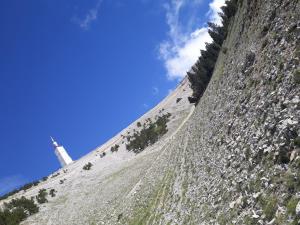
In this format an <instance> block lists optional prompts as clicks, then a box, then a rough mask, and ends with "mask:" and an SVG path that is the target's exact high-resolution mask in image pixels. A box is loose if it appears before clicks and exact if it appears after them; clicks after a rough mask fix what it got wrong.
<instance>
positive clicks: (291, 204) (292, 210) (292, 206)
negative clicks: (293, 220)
mask: <svg viewBox="0 0 300 225" xmlns="http://www.w3.org/2000/svg"><path fill="white" fill-rule="evenodd" d="M298 201H299V199H297V198H295V197H292V198H291V199H290V200H289V201H288V203H287V205H286V209H287V213H288V214H289V215H292V216H295V215H296V206H297V204H298Z"/></svg>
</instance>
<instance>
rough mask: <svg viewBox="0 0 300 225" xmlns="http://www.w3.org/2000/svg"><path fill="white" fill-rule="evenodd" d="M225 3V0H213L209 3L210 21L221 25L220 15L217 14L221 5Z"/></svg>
mask: <svg viewBox="0 0 300 225" xmlns="http://www.w3.org/2000/svg"><path fill="white" fill-rule="evenodd" d="M224 4H225V0H213V1H212V2H211V3H210V4H209V8H210V10H209V12H208V15H209V19H210V21H212V22H213V23H216V24H218V25H221V23H222V20H221V17H220V16H219V12H221V7H222V6H223V5H224Z"/></svg>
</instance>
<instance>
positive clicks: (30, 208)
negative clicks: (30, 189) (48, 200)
mask: <svg viewBox="0 0 300 225" xmlns="http://www.w3.org/2000/svg"><path fill="white" fill-rule="evenodd" d="M38 211H39V207H38V206H37V205H36V204H35V203H34V201H33V199H31V200H29V199H26V198H25V197H22V198H20V199H13V200H11V201H10V202H9V203H4V206H3V207H2V209H0V224H1V225H18V224H20V222H22V221H23V220H25V219H26V218H27V217H28V216H30V215H33V214H35V213H37V212H38Z"/></svg>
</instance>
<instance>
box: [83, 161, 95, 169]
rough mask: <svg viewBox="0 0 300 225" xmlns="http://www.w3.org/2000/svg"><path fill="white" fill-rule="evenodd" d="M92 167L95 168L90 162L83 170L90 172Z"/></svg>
mask: <svg viewBox="0 0 300 225" xmlns="http://www.w3.org/2000/svg"><path fill="white" fill-rule="evenodd" d="M92 166H93V164H92V163H90V162H88V163H87V164H85V165H84V166H83V168H82V169H84V170H90V169H91V168H92Z"/></svg>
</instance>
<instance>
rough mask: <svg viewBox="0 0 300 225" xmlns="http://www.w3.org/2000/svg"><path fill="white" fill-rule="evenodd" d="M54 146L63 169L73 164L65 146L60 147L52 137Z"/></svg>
mask: <svg viewBox="0 0 300 225" xmlns="http://www.w3.org/2000/svg"><path fill="white" fill-rule="evenodd" d="M51 141H52V145H53V147H54V149H55V155H56V156H57V158H58V160H59V162H60V165H61V167H65V166H66V165H69V164H70V163H72V162H73V160H72V159H71V157H70V156H69V154H68V153H67V151H66V149H65V148H64V146H61V145H59V144H58V143H57V142H56V141H55V140H54V139H53V138H52V137H51Z"/></svg>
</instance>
